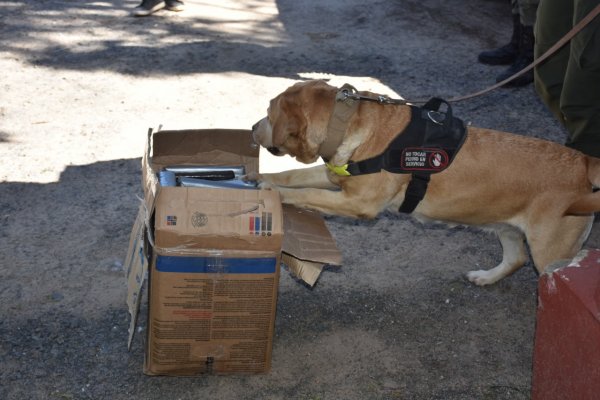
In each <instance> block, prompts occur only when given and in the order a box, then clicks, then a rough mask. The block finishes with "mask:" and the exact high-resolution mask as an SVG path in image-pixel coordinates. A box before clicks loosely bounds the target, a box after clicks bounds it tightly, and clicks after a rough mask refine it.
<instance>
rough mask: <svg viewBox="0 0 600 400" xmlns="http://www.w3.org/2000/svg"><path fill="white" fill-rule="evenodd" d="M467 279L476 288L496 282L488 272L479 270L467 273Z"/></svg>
mask: <svg viewBox="0 0 600 400" xmlns="http://www.w3.org/2000/svg"><path fill="white" fill-rule="evenodd" d="M467 279H468V280H470V281H471V282H473V283H474V284H476V285H477V286H485V285H491V284H492V283H494V282H496V280H497V279H496V277H495V276H493V274H492V273H490V271H486V270H483V269H480V270H478V271H470V272H469V273H467Z"/></svg>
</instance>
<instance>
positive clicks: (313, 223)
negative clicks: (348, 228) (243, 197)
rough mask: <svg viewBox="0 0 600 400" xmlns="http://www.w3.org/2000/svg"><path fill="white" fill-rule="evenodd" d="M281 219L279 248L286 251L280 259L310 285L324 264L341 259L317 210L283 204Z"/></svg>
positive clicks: (315, 279)
mask: <svg viewBox="0 0 600 400" xmlns="http://www.w3.org/2000/svg"><path fill="white" fill-rule="evenodd" d="M283 221H284V232H285V235H284V238H283V245H282V251H283V252H284V253H286V254H287V256H286V255H284V258H283V262H284V263H285V264H286V265H287V266H288V267H289V268H290V270H291V271H292V272H293V273H294V274H295V275H296V276H297V277H299V278H300V279H302V280H303V281H304V282H306V283H307V284H309V285H310V286H313V285H314V284H315V282H316V281H317V279H318V277H319V274H320V273H321V270H322V269H323V266H324V265H326V264H329V265H340V264H341V263H342V254H341V252H340V251H339V249H338V248H337V246H336V244H335V241H334V240H333V238H332V237H331V233H330V232H329V230H328V229H327V226H326V225H325V221H324V220H323V217H322V216H321V214H319V213H317V212H315V211H310V210H305V209H300V208H297V207H294V206H290V205H287V204H286V205H284V206H283ZM290 256H291V257H290Z"/></svg>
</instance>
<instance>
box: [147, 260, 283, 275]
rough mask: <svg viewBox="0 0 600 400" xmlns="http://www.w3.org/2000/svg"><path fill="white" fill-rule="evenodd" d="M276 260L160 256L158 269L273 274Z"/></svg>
mask: <svg viewBox="0 0 600 400" xmlns="http://www.w3.org/2000/svg"><path fill="white" fill-rule="evenodd" d="M276 268H277V259H276V258H223V257H176V256H158V257H157V259H156V269H157V270H158V271H160V272H182V273H192V274H193V273H195V274H214V273H220V274H272V273H275V270H276Z"/></svg>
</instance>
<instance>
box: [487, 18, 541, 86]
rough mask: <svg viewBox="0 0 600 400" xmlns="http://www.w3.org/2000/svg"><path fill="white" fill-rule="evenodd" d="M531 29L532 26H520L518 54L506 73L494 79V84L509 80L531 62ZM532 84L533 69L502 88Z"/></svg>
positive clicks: (532, 43) (532, 41)
mask: <svg viewBox="0 0 600 400" xmlns="http://www.w3.org/2000/svg"><path fill="white" fill-rule="evenodd" d="M533 46H534V37H533V27H532V26H521V38H520V40H519V54H518V56H517V58H516V59H515V62H514V63H513V64H512V65H511V66H510V67H508V69H507V70H506V71H504V72H503V73H501V74H500V75H498V76H497V77H496V82H502V81H503V80H505V79H508V78H510V77H511V76H513V75H514V74H516V73H517V72H519V71H520V70H522V69H524V68H525V67H527V66H528V65H529V64H531V63H532V62H533ZM532 82H533V69H531V70H529V71H527V72H525V73H524V74H523V75H521V76H519V77H518V78H516V79H513V80H512V81H510V82H508V83H507V84H506V85H504V86H507V87H508V86H513V87H514V86H525V85H529V84H530V83H532Z"/></svg>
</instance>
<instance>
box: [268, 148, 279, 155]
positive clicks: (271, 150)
mask: <svg viewBox="0 0 600 400" xmlns="http://www.w3.org/2000/svg"><path fill="white" fill-rule="evenodd" d="M267 150H268V151H269V153H271V154H273V155H274V156H278V155H279V154H280V153H281V151H280V150H279V148H277V147H274V146H271V147H267Z"/></svg>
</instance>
